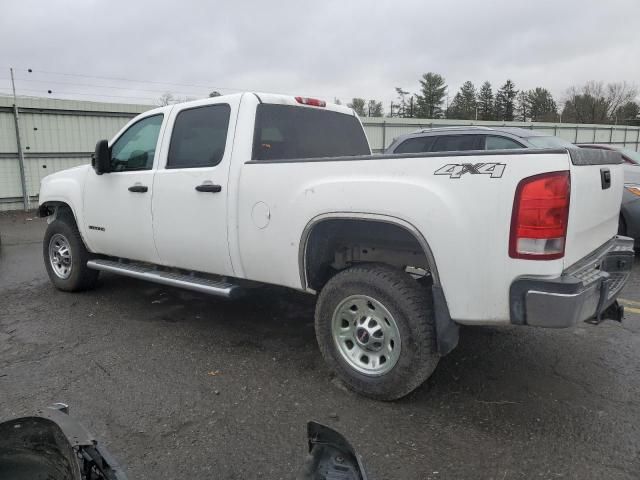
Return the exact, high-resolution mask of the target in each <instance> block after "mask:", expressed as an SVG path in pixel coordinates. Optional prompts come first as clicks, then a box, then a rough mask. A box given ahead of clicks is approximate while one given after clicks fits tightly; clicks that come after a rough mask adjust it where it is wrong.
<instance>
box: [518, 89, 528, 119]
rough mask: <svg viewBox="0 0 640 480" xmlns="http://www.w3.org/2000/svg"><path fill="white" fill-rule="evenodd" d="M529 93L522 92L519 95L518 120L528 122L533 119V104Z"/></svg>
mask: <svg viewBox="0 0 640 480" xmlns="http://www.w3.org/2000/svg"><path fill="white" fill-rule="evenodd" d="M529 93H530V92H527V91H526V90H521V91H520V93H518V108H517V112H518V118H517V119H518V120H519V121H521V122H526V121H527V120H529V119H530V118H531V102H530V99H529Z"/></svg>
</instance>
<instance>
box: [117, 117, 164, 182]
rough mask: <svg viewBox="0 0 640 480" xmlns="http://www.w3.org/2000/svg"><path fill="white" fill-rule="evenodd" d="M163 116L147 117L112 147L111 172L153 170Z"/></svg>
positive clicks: (134, 125)
mask: <svg viewBox="0 0 640 480" xmlns="http://www.w3.org/2000/svg"><path fill="white" fill-rule="evenodd" d="M162 119H163V115H153V116H151V117H145V118H143V119H142V120H140V121H139V122H136V123H134V124H133V125H131V126H130V127H129V128H128V129H127V131H126V132H124V133H123V134H122V135H121V136H120V138H118V140H116V141H115V143H114V144H113V145H112V146H111V171H112V172H125V171H130V170H151V169H152V168H153V158H154V156H155V154H156V145H157V143H158V136H159V135H160V127H161V126H162Z"/></svg>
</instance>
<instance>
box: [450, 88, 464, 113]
mask: <svg viewBox="0 0 640 480" xmlns="http://www.w3.org/2000/svg"><path fill="white" fill-rule="evenodd" d="M463 104H464V100H463V99H462V95H461V94H460V92H458V93H456V94H455V96H454V97H453V100H452V101H451V104H450V105H449V110H447V118H453V119H459V120H460V119H463V118H465V117H464V105H463Z"/></svg>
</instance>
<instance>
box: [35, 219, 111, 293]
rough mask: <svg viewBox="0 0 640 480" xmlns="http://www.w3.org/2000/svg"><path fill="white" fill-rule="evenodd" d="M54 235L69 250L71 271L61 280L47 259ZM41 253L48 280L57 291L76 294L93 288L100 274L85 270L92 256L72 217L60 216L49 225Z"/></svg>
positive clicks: (96, 271)
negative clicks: (61, 239)
mask: <svg viewBox="0 0 640 480" xmlns="http://www.w3.org/2000/svg"><path fill="white" fill-rule="evenodd" d="M56 235H58V236H62V238H64V239H65V240H66V242H67V243H68V245H69V249H70V250H71V262H70V265H71V269H70V273H69V275H68V277H67V278H62V277H61V276H60V275H58V274H57V273H56V271H55V270H54V267H53V265H52V262H51V260H50V258H49V244H50V242H51V239H52V238H53V237H54V236H56ZM57 238H60V237H57ZM42 251H43V256H44V264H45V268H46V269H47V274H48V275H49V279H50V280H51V283H53V285H54V286H55V287H56V288H57V289H58V290H63V291H65V292H77V291H81V290H89V289H91V288H93V287H94V286H95V284H96V281H97V280H98V274H99V273H100V272H98V270H92V269H90V268H87V261H88V260H90V259H91V258H92V255H91V253H90V252H89V251H87V249H86V247H85V246H84V242H83V241H82V237H81V236H80V232H79V231H78V227H77V226H76V223H75V221H74V220H73V218H72V217H70V216H68V215H65V216H60V217H57V218H56V219H55V220H54V221H53V222H51V223H50V224H49V226H48V227H47V230H46V232H45V234H44V242H43V245H42Z"/></svg>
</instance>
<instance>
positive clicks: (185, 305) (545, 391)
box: [0, 214, 640, 480]
mask: <svg viewBox="0 0 640 480" xmlns="http://www.w3.org/2000/svg"><path fill="white" fill-rule="evenodd" d="M28 218H31V217H29V216H25V215H22V214H17V215H16V214H12V215H7V214H4V215H0V236H1V238H2V246H1V247H0V418H7V417H13V416H18V415H25V414H31V413H33V412H34V411H35V410H37V409H38V408H40V407H42V406H46V405H48V404H51V403H53V402H58V401H62V402H66V403H69V404H70V405H71V412H72V414H73V415H74V416H75V417H77V418H79V419H81V420H82V421H83V422H84V423H85V425H87V426H88V427H89V428H90V429H91V430H92V431H93V432H94V433H95V434H96V435H97V436H98V437H99V438H100V439H102V441H103V442H104V443H105V444H106V445H107V446H108V447H109V448H110V450H111V451H112V453H113V454H114V455H115V456H116V457H117V458H118V459H120V460H121V462H122V463H124V464H125V465H126V466H127V471H128V474H129V476H130V478H131V479H142V478H165V479H169V478H171V479H174V478H175V479H183V478H184V479H187V478H188V479H191V478H229V479H233V478H237V479H244V478H269V479H271V478H274V479H277V478H293V477H294V472H295V471H296V469H297V467H298V466H299V465H300V463H301V461H302V458H303V455H304V453H305V423H306V421H308V420H310V419H315V420H317V421H320V422H323V423H326V424H328V425H330V426H333V427H335V428H337V429H338V430H340V431H341V432H343V433H344V434H346V435H347V436H348V437H349V438H350V439H351V441H352V442H353V444H354V445H355V446H356V448H357V449H358V451H359V452H360V453H361V454H362V456H363V457H364V459H365V463H366V464H367V465H368V467H369V470H370V475H371V477H372V478H374V479H383V478H389V479H391V478H396V479H414V478H416V479H418V478H420V479H427V478H431V479H449V478H462V479H467V478H469V479H475V478H482V479H496V480H505V479H516V478H517V479H521V478H536V479H547V478H549V479H555V478H581V479H582V478H597V479H604V478H606V479H623V478H624V479H631V478H638V476H639V475H640V401H639V396H640V315H639V313H640V303H639V304H638V305H637V306H636V311H635V312H630V313H629V314H628V315H627V319H626V320H625V323H624V324H623V325H619V324H617V323H613V322H607V323H605V324H603V325H600V326H598V327H593V326H587V325H585V326H580V327H578V328H576V329H575V330H563V331H550V330H536V329H526V328H501V329H498V328H465V329H463V331H462V338H461V341H460V345H459V347H458V348H457V349H456V350H455V351H454V352H453V353H452V354H450V355H449V356H447V357H445V358H444V359H443V360H442V361H441V363H440V366H439V367H438V370H437V371H436V373H435V374H434V375H433V377H432V378H431V379H430V380H429V381H428V382H427V384H426V385H424V386H423V387H422V388H420V389H419V390H418V391H416V392H415V393H413V394H412V395H410V396H409V397H407V398H405V399H403V400H402V401H399V402H395V403H378V402H374V401H370V400H367V399H363V398H360V397H358V396H356V395H354V394H351V393H349V392H347V391H345V390H344V389H342V388H341V387H340V385H339V384H338V383H337V382H336V381H335V380H333V379H332V378H331V375H330V373H329V372H328V371H327V370H326V368H325V366H324V364H323V362H322V360H321V358H320V356H319V352H318V349H317V347H316V344H315V338H314V333H313V323H312V319H313V298H311V297H308V296H306V295H303V294H298V293H295V292H290V291H286V290H280V289H275V288H265V289H262V290H260V291H257V292H255V293H254V294H252V295H251V296H250V297H249V298H247V299H244V300H242V301H237V302H229V301H222V300H217V299H215V298H211V297H208V296H205V295H198V294H195V293H191V292H183V291H180V290H176V289H172V288H167V287H161V286H155V285H152V284H147V283H143V282H140V281H135V280H130V279H125V278H122V277H117V276H113V275H102V276H101V282H100V285H99V288H98V289H96V290H95V291H92V292H87V293H82V294H65V293H62V292H58V291H56V290H55V289H53V287H52V286H51V285H50V284H49V282H48V280H47V278H46V274H45V271H44V268H43V265H42V258H41V244H40V239H41V238H42V233H43V230H44V228H45V224H44V222H43V221H42V220H40V219H37V218H34V219H32V220H28ZM637 271H640V270H637ZM623 296H624V298H626V299H628V300H631V301H639V302H640V273H637V274H636V276H635V278H634V279H633V281H632V282H631V284H630V285H628V286H627V288H626V290H625V292H624V295H623Z"/></svg>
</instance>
